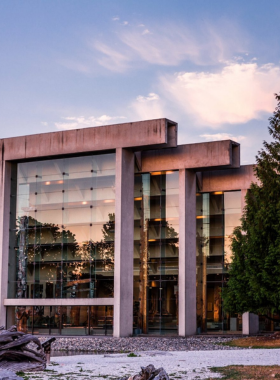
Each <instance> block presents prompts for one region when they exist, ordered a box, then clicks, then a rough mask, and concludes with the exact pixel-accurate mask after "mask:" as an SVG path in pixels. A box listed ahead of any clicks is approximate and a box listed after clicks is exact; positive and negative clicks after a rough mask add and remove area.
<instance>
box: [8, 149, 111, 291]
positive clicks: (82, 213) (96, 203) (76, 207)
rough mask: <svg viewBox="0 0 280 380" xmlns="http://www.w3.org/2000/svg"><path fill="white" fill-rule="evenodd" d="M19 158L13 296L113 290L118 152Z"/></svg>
mask: <svg viewBox="0 0 280 380" xmlns="http://www.w3.org/2000/svg"><path fill="white" fill-rule="evenodd" d="M16 166H17V168H16V169H17V170H15V173H14V174H13V178H12V183H15V182H16V186H14V188H13V190H12V194H11V196H12V205H13V204H14V205H15V207H14V208H13V207H11V209H12V210H13V209H14V211H13V212H14V214H15V215H14V219H13V221H12V225H11V238H10V241H11V244H10V273H9V282H10V286H9V297H10V298H15V297H17V298H96V297H113V283H114V281H113V280H114V236H115V192H114V189H115V154H103V155H95V156H86V157H75V158H65V159H56V160H47V161H38V162H25V163H20V164H17V165H16ZM15 179H16V180H15Z"/></svg>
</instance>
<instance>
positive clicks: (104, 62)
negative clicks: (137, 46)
mask: <svg viewBox="0 0 280 380" xmlns="http://www.w3.org/2000/svg"><path fill="white" fill-rule="evenodd" d="M94 48H95V49H96V50H98V51H99V52H100V53H102V55H101V57H100V58H98V59H97V61H98V63H99V64H100V65H101V66H103V67H105V68H107V69H109V70H111V71H119V72H122V71H124V70H125V69H126V68H127V67H128V66H129V61H130V59H129V57H128V55H126V54H124V53H121V52H120V51H118V50H116V49H113V48H111V47H110V46H108V45H106V44H104V43H101V42H96V43H94Z"/></svg>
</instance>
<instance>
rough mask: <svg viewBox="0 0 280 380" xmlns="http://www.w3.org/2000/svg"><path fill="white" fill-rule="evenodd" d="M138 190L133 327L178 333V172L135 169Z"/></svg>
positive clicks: (137, 332)
mask: <svg viewBox="0 0 280 380" xmlns="http://www.w3.org/2000/svg"><path fill="white" fill-rule="evenodd" d="M134 191H135V193H134V197H135V198H134V202H135V203H134V205H135V206H134V304H133V327H134V333H135V334H140V333H144V334H148V333H152V334H168V333H172V334H176V333H177V330H178V253H179V172H178V171H167V172H154V173H147V174H137V175H136V176H135V188H134Z"/></svg>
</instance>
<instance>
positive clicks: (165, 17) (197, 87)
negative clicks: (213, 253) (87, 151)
mask: <svg viewBox="0 0 280 380" xmlns="http://www.w3.org/2000/svg"><path fill="white" fill-rule="evenodd" d="M279 20H280V7H279V1H277V0H270V1H257V0H255V1H250V0H247V1H244V0H243V1H239V0H235V1H231V2H229V1H224V0H223V1H220V0H219V1H216V0H212V1H207V0H203V1H202V0H197V1H193V0H177V1H176V0H174V1H173V2H171V1H165V0H160V1H158V0H153V1H148V0H142V1H134V0H127V1H126V0H120V1H117V0H114V1H111V0H106V1H100V0H99V1H95V0H48V1H46V0H24V1H22V0H18V1H15V0H2V1H0V47H1V50H0V54H1V55H0V68H1V71H0V131H1V135H0V137H1V138H5V137H12V136H18V135H25V134H33V133H41V132H50V131H58V130H64V129H71V128H83V127H88V126H98V125H106V124H114V123H119V122H127V121H137V120H145V119H153V118H159V117H167V118H170V119H172V120H174V121H176V122H178V124H179V143H181V144H183V143H193V142H201V141H212V140H219V139H227V138H231V139H234V140H236V141H239V142H240V143H241V146H242V150H241V158H242V162H243V163H244V164H248V163H253V162H254V161H255V155H256V154H257V151H258V150H259V149H260V148H261V147H262V141H263V140H264V139H266V140H269V136H268V132H267V126H268V117H269V116H271V114H272V112H273V109H274V107H275V105H276V103H275V99H274V95H273V94H274V93H275V92H279V91H280V37H279V36H280V22H279Z"/></svg>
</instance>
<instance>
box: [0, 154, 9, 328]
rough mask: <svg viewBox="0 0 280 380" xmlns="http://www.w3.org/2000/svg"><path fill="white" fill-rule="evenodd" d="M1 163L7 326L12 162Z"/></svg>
mask: <svg viewBox="0 0 280 380" xmlns="http://www.w3.org/2000/svg"><path fill="white" fill-rule="evenodd" d="M0 164H1V167H0V197H1V198H0V273H1V276H0V326H6V307H5V306H4V299H5V298H7V297H8V272H9V267H8V265H9V238H10V237H9V235H10V234H9V229H10V188H11V164H10V163H7V162H5V161H0Z"/></svg>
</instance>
